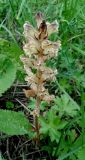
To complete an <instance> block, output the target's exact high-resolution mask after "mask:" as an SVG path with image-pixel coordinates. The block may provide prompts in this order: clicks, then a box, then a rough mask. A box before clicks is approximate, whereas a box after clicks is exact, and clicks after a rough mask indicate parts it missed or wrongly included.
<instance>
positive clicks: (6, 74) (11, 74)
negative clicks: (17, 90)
mask: <svg viewBox="0 0 85 160" xmlns="http://www.w3.org/2000/svg"><path fill="white" fill-rule="evenodd" d="M15 78H16V67H15V65H14V64H13V62H12V61H11V60H10V59H8V58H7V57H6V56H4V55H1V54H0V96H2V94H3V93H4V92H5V91H6V90H7V89H8V88H10V86H11V85H12V84H13V82H14V80H15Z"/></svg>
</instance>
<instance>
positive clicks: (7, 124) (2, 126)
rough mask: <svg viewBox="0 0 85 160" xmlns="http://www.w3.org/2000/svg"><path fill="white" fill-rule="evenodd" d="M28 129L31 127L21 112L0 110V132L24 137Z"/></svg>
mask: <svg viewBox="0 0 85 160" xmlns="http://www.w3.org/2000/svg"><path fill="white" fill-rule="evenodd" d="M30 129H31V125H30V123H29V121H28V120H27V119H26V117H25V116H24V114H23V113H22V112H14V111H9V110H0V132H3V133H5V134H7V135H24V134H28V133H29V130H30Z"/></svg>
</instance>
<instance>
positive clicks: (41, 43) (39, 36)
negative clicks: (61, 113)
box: [20, 12, 61, 102]
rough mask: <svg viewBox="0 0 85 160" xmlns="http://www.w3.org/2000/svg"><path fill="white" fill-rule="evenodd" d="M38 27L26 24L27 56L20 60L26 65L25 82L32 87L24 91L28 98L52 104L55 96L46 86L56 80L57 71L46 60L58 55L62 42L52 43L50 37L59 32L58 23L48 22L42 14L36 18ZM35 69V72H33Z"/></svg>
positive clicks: (38, 14) (25, 50)
mask: <svg viewBox="0 0 85 160" xmlns="http://www.w3.org/2000/svg"><path fill="white" fill-rule="evenodd" d="M35 19H36V22H37V27H36V28H34V27H33V26H32V25H31V24H30V23H29V22H26V23H25V24H24V37H25V40H26V42H24V46H23V50H24V52H25V56H21V57H20V59H21V61H22V62H23V64H24V69H25V71H26V74H27V76H26V78H25V80H26V81H27V82H28V84H29V85H30V88H31V89H30V90H27V91H26V90H24V92H25V94H26V96H28V97H38V98H39V99H40V100H44V101H47V102H50V101H52V100H53V99H54V95H49V92H48V90H47V89H46V88H45V87H44V84H45V83H46V81H48V80H53V81H55V80H56V74H57V69H56V70H52V69H51V68H49V67H46V66H45V62H46V60H48V59H49V58H53V57H55V56H57V55H58V50H59V48H60V45H61V43H60V41H57V42H52V41H50V40H49V39H48V38H49V35H51V34H52V33H54V32H58V27H59V25H58V22H57V21H54V22H52V23H49V22H46V21H45V20H44V19H43V15H42V13H41V12H39V13H37V14H36V16H35ZM34 69H35V72H33V70H34Z"/></svg>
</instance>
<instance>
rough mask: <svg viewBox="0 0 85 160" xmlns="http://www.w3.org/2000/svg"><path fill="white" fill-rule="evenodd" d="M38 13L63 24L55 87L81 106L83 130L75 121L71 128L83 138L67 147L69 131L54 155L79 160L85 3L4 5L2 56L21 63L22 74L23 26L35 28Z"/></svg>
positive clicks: (34, 0) (55, 0) (30, 0)
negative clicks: (20, 58) (28, 22)
mask: <svg viewBox="0 0 85 160" xmlns="http://www.w3.org/2000/svg"><path fill="white" fill-rule="evenodd" d="M38 11H41V12H43V14H44V15H45V18H46V20H49V21H51V22H52V21H53V20H55V19H57V20H58V22H59V33H58V35H53V36H52V37H51V39H52V40H56V39H57V38H58V39H60V40H61V43H62V45H61V50H60V52H59V56H58V58H57V59H55V60H53V62H52V64H54V66H56V68H58V76H57V80H58V83H56V84H53V85H54V88H55V89H56V90H58V91H57V92H58V93H59V94H61V93H62V92H64V93H67V94H68V95H69V97H70V98H71V99H72V100H73V101H75V102H76V103H78V105H79V106H80V114H79V116H80V119H81V124H80V128H79V129H78V128H77V125H76V124H77V123H78V121H77V120H75V124H74V121H73V123H70V122H71V120H70V122H69V125H70V126H69V128H70V129H71V128H72V127H73V128H75V129H76V130H77V131H78V130H79V131H80V136H81V137H82V138H81V137H78V139H77V141H78V143H77V142H76V143H74V144H71V143H70V146H71V147H70V146H69V144H67V143H69V140H68V142H67V143H66V142H65V139H64V137H65V135H67V134H68V132H69V130H70V129H69V130H67V131H66V132H65V135H62V139H63V142H62V140H61V141H60V143H59V146H60V148H58V149H57V151H56V149H54V150H55V151H53V152H54V153H55V154H54V155H55V156H56V157H57V156H59V160H64V159H65V160H76V157H77V153H78V151H79V150H80V148H81V147H82V144H81V142H80V139H84V140H83V142H82V143H84V144H83V145H85V136H84V129H85V124H84V122H85V113H84V109H85V108H84V107H85V0H42V1H41V0H14V1H12V0H1V1H0V54H7V55H8V56H9V57H10V58H12V59H13V60H14V62H15V63H18V67H19V68H18V70H21V63H20V60H19V56H20V55H21V54H22V53H23V51H22V43H23V24H24V23H25V21H30V22H31V23H32V24H33V25H34V26H35V25H36V23H35V18H34V15H35V13H36V12H38ZM19 74H20V72H19ZM18 77H19V76H18ZM18 77H17V79H18ZM23 83H24V82H23ZM73 125H74V126H73ZM79 131H78V132H79ZM71 136H72V135H71ZM69 137H70V135H69ZM79 138H80V139H79ZM65 145H67V146H68V147H65ZM75 145H76V147H75ZM54 146H55V145H54ZM64 147H65V148H64ZM74 147H75V149H74ZM62 148H64V149H63V151H62ZM75 155H76V156H75ZM71 156H73V158H71ZM78 157H80V156H79V155H78ZM78 160H81V159H78ZM82 160H83V159H82Z"/></svg>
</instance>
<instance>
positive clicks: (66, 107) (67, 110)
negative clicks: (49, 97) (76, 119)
mask: <svg viewBox="0 0 85 160" xmlns="http://www.w3.org/2000/svg"><path fill="white" fill-rule="evenodd" d="M53 109H54V110H56V111H58V112H59V114H60V116H62V115H64V114H65V115H69V116H71V117H73V116H75V115H76V114H77V111H78V110H80V108H79V106H78V105H77V103H75V102H74V101H73V100H72V99H70V98H69V96H68V95H67V94H62V95H61V97H57V98H56V99H55V105H54V106H53Z"/></svg>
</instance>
